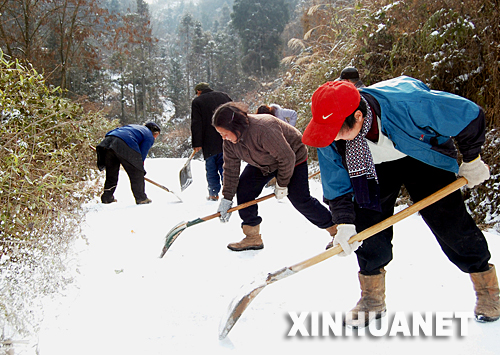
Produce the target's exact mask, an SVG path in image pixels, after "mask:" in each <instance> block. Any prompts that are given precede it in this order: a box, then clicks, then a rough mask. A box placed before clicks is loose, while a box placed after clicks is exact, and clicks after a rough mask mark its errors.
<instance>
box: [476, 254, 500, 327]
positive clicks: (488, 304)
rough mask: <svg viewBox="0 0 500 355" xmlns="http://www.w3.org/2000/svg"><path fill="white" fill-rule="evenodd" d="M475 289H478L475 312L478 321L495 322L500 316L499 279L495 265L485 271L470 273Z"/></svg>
mask: <svg viewBox="0 0 500 355" xmlns="http://www.w3.org/2000/svg"><path fill="white" fill-rule="evenodd" d="M470 278H471V280H472V283H473V284H474V291H476V297H477V300H476V307H475V309H474V314H475V316H476V320H477V321H478V322H494V321H496V320H498V319H499V318H500V299H499V293H500V292H499V289H498V279H497V274H496V272H495V265H493V264H490V269H489V270H487V271H483V272H475V273H472V274H470Z"/></svg>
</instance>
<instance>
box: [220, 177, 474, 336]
mask: <svg viewBox="0 0 500 355" xmlns="http://www.w3.org/2000/svg"><path fill="white" fill-rule="evenodd" d="M466 184H467V179H466V178H464V177H461V178H459V179H458V180H456V181H454V182H452V183H451V184H449V185H448V186H445V187H443V188H442V189H441V190H439V191H437V192H435V193H433V194H432V195H430V196H428V197H426V198H424V199H423V200H420V201H418V202H416V203H414V204H413V205H411V206H410V207H407V208H405V209H404V210H402V211H400V212H398V213H396V214H395V215H393V216H391V217H389V218H387V219H385V220H383V221H382V222H380V223H377V224H375V225H373V226H371V227H370V228H368V229H365V230H364V231H362V232H360V233H358V234H356V235H354V236H352V237H351V239H349V243H350V244H352V243H353V242H360V241H362V240H365V239H367V238H369V237H371V236H372V235H374V234H377V233H378V232H381V231H383V230H384V229H386V228H388V227H390V226H392V225H393V224H395V223H397V222H399V221H401V220H403V219H405V218H406V217H408V216H410V215H412V214H414V213H415V212H418V211H420V210H421V209H423V208H425V207H427V206H429V205H431V204H433V203H434V202H436V201H438V200H440V199H442V198H443V197H445V196H448V195H449V194H451V193H452V192H454V191H456V190H458V189H459V188H461V187H462V186H464V185H466ZM341 251H342V247H341V246H340V245H337V246H335V247H333V248H330V249H328V250H326V251H324V252H322V253H320V254H318V255H316V256H313V257H311V258H309V259H307V260H304V261H302V262H300V263H298V264H295V265H292V266H289V267H284V268H282V269H280V270H278V271H275V272H272V273H269V274H267V277H266V278H265V279H264V280H255V281H253V282H252V283H250V284H248V285H246V286H243V287H242V288H241V290H240V293H239V295H237V296H236V297H235V298H234V299H233V300H232V302H231V303H230V304H229V307H228V311H227V313H226V315H225V317H224V318H223V319H221V322H220V326H219V339H220V340H222V339H224V338H225V337H226V336H227V334H228V333H229V332H230V331H231V329H232V328H233V326H234V325H235V324H236V322H237V321H238V319H239V318H240V316H241V314H242V313H243V312H244V311H245V309H246V308H247V307H248V305H249V304H250V302H252V300H253V299H254V298H255V297H257V295H258V294H259V293H260V292H261V291H262V290H263V289H264V287H266V286H267V285H269V284H272V283H274V282H276V281H279V280H282V279H284V278H286V277H288V276H290V275H293V274H296V273H297V272H299V271H301V270H304V269H306V268H308V267H310V266H313V265H316V264H317V263H319V262H321V261H323V260H326V259H328V258H330V257H332V256H334V255H337V254H339V253H340V252H341Z"/></svg>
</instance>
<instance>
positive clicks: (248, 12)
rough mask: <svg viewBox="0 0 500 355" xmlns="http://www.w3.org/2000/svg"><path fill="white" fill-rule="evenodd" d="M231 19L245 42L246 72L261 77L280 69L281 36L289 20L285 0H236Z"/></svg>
mask: <svg viewBox="0 0 500 355" xmlns="http://www.w3.org/2000/svg"><path fill="white" fill-rule="evenodd" d="M231 18H232V26H233V27H234V28H235V29H236V30H237V31H238V33H239V35H240V37H241V40H242V46H243V59H242V64H243V68H244V69H245V71H246V72H247V73H250V74H257V75H259V76H260V77H261V78H262V77H264V75H265V74H268V73H269V72H270V71H272V70H273V69H276V68H278V66H279V60H280V57H281V55H280V53H281V51H280V47H281V39H280V35H281V33H282V32H283V30H284V28H285V26H286V24H287V22H288V20H289V13H288V7H287V6H286V4H285V2H284V0H259V1H257V0H235V2H234V5H233V13H232V14H231Z"/></svg>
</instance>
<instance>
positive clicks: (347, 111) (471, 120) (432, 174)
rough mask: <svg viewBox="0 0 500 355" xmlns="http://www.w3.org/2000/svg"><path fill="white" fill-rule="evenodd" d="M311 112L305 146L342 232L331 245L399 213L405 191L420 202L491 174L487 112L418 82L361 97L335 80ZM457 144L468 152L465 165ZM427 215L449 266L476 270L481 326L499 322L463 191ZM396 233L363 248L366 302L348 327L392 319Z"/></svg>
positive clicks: (481, 242) (395, 83)
mask: <svg viewBox="0 0 500 355" xmlns="http://www.w3.org/2000/svg"><path fill="white" fill-rule="evenodd" d="M311 111H312V120H311V122H310V123H309V124H308V126H307V127H306V129H305V131H304V134H303V138H302V141H303V142H304V143H305V144H307V145H310V146H313V147H317V148H318V160H319V164H320V170H321V179H322V185H323V194H324V198H325V201H327V202H328V204H329V206H330V211H331V213H332V217H333V221H334V223H336V225H337V230H338V232H337V234H336V235H335V236H334V238H333V241H332V243H330V244H329V245H328V246H327V248H328V247H330V246H331V245H336V244H340V245H341V246H342V247H344V245H346V244H348V242H347V241H348V240H349V238H350V237H351V236H353V235H354V234H356V232H361V231H363V230H364V229H366V228H369V227H371V226H372V225H374V224H376V223H378V222H380V221H382V220H384V219H386V218H388V217H390V216H391V215H393V213H394V205H395V203H396V199H397V197H398V195H399V192H400V189H401V187H402V185H404V186H405V187H406V189H407V191H408V193H409V194H410V197H411V199H412V200H413V201H414V202H417V201H419V200H421V199H423V198H425V197H427V196H429V195H431V194H432V193H434V192H436V191H438V190H439V189H441V188H443V187H445V186H446V185H448V184H450V183H451V182H453V181H454V180H456V174H457V173H458V175H460V176H463V177H465V178H466V179H467V181H468V184H467V187H469V188H472V187H474V186H476V185H479V184H481V183H482V182H484V181H485V180H486V179H488V178H489V176H490V174H489V168H488V166H487V165H486V164H484V162H483V161H482V159H481V156H480V153H481V146H482V144H483V143H484V140H485V118H484V112H483V109H482V108H481V107H479V106H478V105H476V104H475V103H473V102H472V101H469V100H467V99H465V98H463V97H460V96H457V95H453V94H450V93H446V92H442V91H435V90H430V89H429V88H428V87H427V86H426V85H425V84H424V83H422V82H421V81H419V80H417V79H414V78H410V77H407V76H401V77H398V78H394V79H391V80H387V81H382V82H380V83H377V84H375V85H371V86H369V87H366V88H363V89H360V90H359V91H358V89H356V87H355V86H354V85H353V84H352V83H349V82H345V81H335V82H327V83H325V84H323V85H322V86H320V87H319V88H318V89H317V90H316V91H315V92H314V94H313V96H312V105H311ZM453 139H454V140H455V141H456V142H457V146H458V149H459V151H460V153H461V154H462V160H463V162H462V163H461V165H460V166H459V165H458V163H457V151H456V148H455V145H454V143H453ZM420 214H421V216H422V218H423V220H424V221H425V223H426V224H427V225H428V226H429V228H430V229H431V231H432V232H433V234H434V235H435V237H436V239H437V241H438V242H439V244H440V246H441V248H442V250H443V251H444V253H445V254H446V256H447V257H448V258H449V260H450V261H451V262H452V263H454V264H455V265H456V266H457V267H458V268H459V269H460V270H461V271H463V272H465V273H469V274H470V277H471V280H472V283H473V286H474V289H475V291H476V296H477V300H476V307H475V317H476V320H477V321H480V322H491V321H496V320H498V319H499V318H500V301H499V288H498V279H497V276H496V272H495V267H494V265H492V264H489V263H488V261H489V259H490V252H489V250H488V245H487V242H486V239H485V238H484V235H483V234H482V232H481V230H480V229H479V228H478V227H477V226H476V224H475V222H474V220H473V219H472V217H471V216H470V215H469V213H468V212H467V210H466V207H465V204H464V201H463V197H462V194H461V192H460V191H456V192H454V193H452V194H451V195H449V196H447V197H445V198H443V199H441V200H439V201H437V202H435V203H433V204H432V205H431V206H429V207H427V208H425V209H423V210H422V211H420ZM392 236H393V230H392V228H387V229H386V230H384V231H382V232H379V233H377V234H375V235H374V236H372V237H370V238H368V239H366V240H365V241H364V242H363V244H362V245H361V246H360V247H359V248H358V249H357V250H356V256H357V259H358V264H359V268H360V271H359V275H358V276H359V282H360V286H361V299H360V300H359V302H358V304H357V305H356V307H355V308H354V309H352V310H351V311H350V312H349V313H348V314H347V316H346V318H345V320H344V322H345V324H347V325H350V326H353V327H363V326H366V325H368V324H369V322H370V321H371V320H373V319H375V318H380V317H382V316H383V315H385V313H386V305H385V269H384V267H385V266H386V265H387V264H389V262H390V261H391V260H392ZM345 251H346V253H349V252H350V248H347V249H345Z"/></svg>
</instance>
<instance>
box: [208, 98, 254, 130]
mask: <svg viewBox="0 0 500 355" xmlns="http://www.w3.org/2000/svg"><path fill="white" fill-rule="evenodd" d="M247 112H248V106H247V105H246V104H244V103H243V102H232V101H230V102H226V103H225V104H223V105H220V106H219V107H217V109H216V110H215V112H214V115H213V117H212V125H213V126H214V127H221V128H224V129H227V130H228V131H230V132H232V133H234V134H235V135H236V137H238V138H240V137H241V135H242V134H243V133H244V132H245V131H246V130H247V129H248V115H247Z"/></svg>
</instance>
